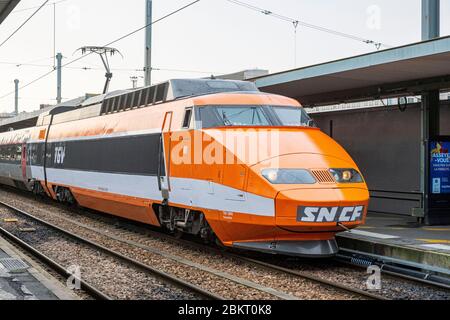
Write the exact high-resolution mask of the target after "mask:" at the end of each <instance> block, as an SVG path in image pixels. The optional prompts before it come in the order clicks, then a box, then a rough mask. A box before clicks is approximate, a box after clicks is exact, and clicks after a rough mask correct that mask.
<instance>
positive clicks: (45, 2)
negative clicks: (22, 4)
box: [0, 0, 50, 48]
mask: <svg viewBox="0 0 450 320" xmlns="http://www.w3.org/2000/svg"><path fill="white" fill-rule="evenodd" d="M49 1H50V0H46V1H44V3H43V4H41V6H40V7H39V8H38V9H37V10H36V11H34V12H33V14H32V15H31V16H30V17H29V18H28V19H26V20H25V21H24V22H23V23H22V24H21V25H20V26H19V27H18V28H17V29H16V30H14V32H13V33H11V35H10V36H9V37H8V38H6V39H5V40H4V41H3V42H2V43H0V48H1V47H2V46H3V45H4V44H5V43H6V42H8V41H9V39H11V38H12V37H13V36H14V35H15V34H16V33H17V32H19V31H20V29H22V28H23V27H24V26H25V25H26V24H27V23H28V21H30V20H31V19H32V18H33V17H34V16H35V15H36V14H37V13H38V12H39V11H41V9H42V8H43V7H44V6H45V5H46V4H47V3H48V2H49Z"/></svg>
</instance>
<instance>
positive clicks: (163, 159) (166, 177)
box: [158, 111, 173, 200]
mask: <svg viewBox="0 0 450 320" xmlns="http://www.w3.org/2000/svg"><path fill="white" fill-rule="evenodd" d="M172 116H173V113H172V112H171V111H169V112H166V114H165V115H164V120H163V123H162V128H161V129H162V130H161V143H160V164H159V170H158V179H159V181H158V182H159V188H160V190H161V195H162V198H163V199H164V200H169V193H170V152H171V151H170V150H171V148H170V144H171V132H170V130H171V126H172Z"/></svg>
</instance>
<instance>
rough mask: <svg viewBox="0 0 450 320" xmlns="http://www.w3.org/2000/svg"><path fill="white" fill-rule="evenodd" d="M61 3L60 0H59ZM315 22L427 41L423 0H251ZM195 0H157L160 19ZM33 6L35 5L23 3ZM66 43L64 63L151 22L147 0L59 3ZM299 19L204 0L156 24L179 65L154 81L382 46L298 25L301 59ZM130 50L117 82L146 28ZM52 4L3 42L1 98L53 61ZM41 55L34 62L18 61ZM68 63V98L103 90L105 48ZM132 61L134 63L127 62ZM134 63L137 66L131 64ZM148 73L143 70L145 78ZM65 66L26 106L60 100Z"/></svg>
mask: <svg viewBox="0 0 450 320" xmlns="http://www.w3.org/2000/svg"><path fill="white" fill-rule="evenodd" d="M51 1H53V0H51ZM55 1H56V2H59V1H58V0H55ZM242 1H244V2H247V3H250V4H252V5H255V6H258V7H261V8H264V9H267V10H270V11H272V12H274V13H278V14H281V15H283V16H288V17H291V18H293V19H295V20H301V21H304V22H308V23H311V24H314V25H318V26H322V27H326V28H329V29H333V30H336V31H340V32H344V33H348V34H353V35H355V36H358V37H361V38H365V39H370V40H374V41H377V42H382V43H384V44H387V45H391V46H398V45H402V44H406V43H411V42H417V41H419V40H420V17H421V11H420V10H421V9H420V4H421V1H420V0H396V1H392V0H339V1H338V0H278V1H274V0H242ZM189 2H190V0H154V1H153V6H154V9H153V10H154V13H153V16H154V19H157V18H159V17H161V16H163V15H165V14H167V13H169V12H171V11H173V10H175V9H177V8H179V7H181V6H183V5H184V4H187V3H189ZM42 3H43V0H22V1H21V3H20V4H19V5H18V6H17V8H16V9H15V11H14V12H13V13H12V14H11V15H10V16H9V17H8V18H7V20H6V21H5V22H4V23H3V24H2V25H0V43H1V42H3V40H4V39H5V38H6V37H8V36H9V35H10V33H11V32H13V31H14V30H15V29H16V28H17V27H18V26H19V25H20V24H21V23H22V22H23V21H24V20H25V19H26V18H27V17H28V16H29V15H31V14H32V13H33V10H35V9H29V8H33V7H36V6H39V5H40V4H42ZM24 9H28V10H24ZM56 12H57V33H56V38H57V51H58V52H62V54H63V55H64V57H65V62H67V61H70V60H71V59H74V58H76V57H79V56H80V53H74V52H75V51H76V49H77V48H79V47H82V46H85V45H96V46H101V45H105V44H107V43H108V42H110V41H112V40H114V39H116V38H118V37H120V36H122V35H124V34H126V33H128V32H130V31H132V30H134V29H137V28H139V27H142V26H144V25H145V0H127V1H117V0H115V1H112V0H65V1H64V0H63V1H61V2H59V3H58V4H57V5H56ZM449 16H450V0H441V34H442V35H449V34H450V19H448V18H449ZM294 39H295V38H294V27H293V25H292V24H291V23H289V22H287V21H283V20H279V19H276V18H274V17H271V16H266V15H264V14H261V13H258V12H254V11H252V10H249V9H246V8H243V7H240V6H237V5H235V4H232V3H230V2H228V1H226V0H202V1H200V2H199V3H197V4H195V5H194V6H192V7H190V8H188V9H186V10H184V11H183V12H181V13H178V14H177V15H175V16H172V17H170V18H168V19H166V20H164V21H162V22H160V23H158V24H156V25H155V26H154V29H153V63H152V65H153V67H154V68H160V69H170V70H178V71H164V70H161V71H154V72H153V82H161V81H164V80H166V79H170V78H180V77H202V76H208V75H210V74H212V73H214V74H219V73H232V72H236V71H240V70H243V69H249V68H262V69H268V70H270V71H271V72H277V71H282V70H286V69H292V68H294V67H295V66H297V67H301V66H307V65H311V64H316V63H320V62H325V61H329V60H334V59H339V58H343V57H349V56H353V55H357V54H362V53H367V52H370V51H374V50H376V49H375V46H373V45H368V44H365V43H363V42H358V41H354V40H350V39H347V38H343V37H339V36H336V35H332V34H328V33H324V32H320V31H317V30H314V29H310V28H305V27H301V26H299V27H298V33H297V48H298V50H297V57H296V60H297V65H295V58H294V52H295V51H294V48H295V46H294V43H295V42H294ZM114 47H116V48H117V49H119V50H120V51H121V52H122V54H123V56H124V58H123V59H122V58H121V57H120V56H115V57H113V58H112V59H111V65H112V67H113V68H116V69H122V70H117V71H115V72H114V78H113V80H112V84H111V90H114V89H122V88H129V87H131V81H130V77H131V76H139V77H141V76H143V72H140V71H134V70H135V69H141V68H142V67H143V64H144V62H143V60H144V32H143V31H142V32H140V33H138V34H136V35H134V36H132V37H129V38H127V39H125V40H123V41H121V42H119V43H117V44H115V45H114ZM52 56H53V6H52V5H50V6H46V7H45V8H43V9H42V11H40V12H39V13H38V14H37V15H36V16H35V17H34V18H33V19H32V20H31V21H30V22H29V23H28V24H26V25H25V27H24V28H23V29H22V30H21V31H20V32H19V33H17V34H16V35H15V36H14V37H13V38H12V39H11V40H10V41H8V42H7V43H6V44H5V45H4V46H2V47H0V97H1V96H3V95H5V94H7V93H9V92H11V91H13V89H14V79H16V78H17V79H19V80H20V81H21V84H22V85H23V84H26V83H28V82H30V81H32V80H34V79H36V78H37V77H39V76H41V75H42V74H44V73H46V72H48V71H49V70H51V68H52V66H53V58H52ZM23 63H25V64H27V63H28V64H33V66H27V65H22V66H19V67H17V66H16V64H23ZM71 67H75V68H83V67H90V68H100V69H98V70H97V69H95V70H87V71H86V70H82V69H64V70H63V98H64V100H67V99H70V98H75V97H78V96H80V95H83V94H84V93H101V91H102V89H103V85H104V71H103V70H102V69H101V68H102V64H101V61H100V59H99V58H98V57H97V56H94V55H92V56H89V57H87V58H85V59H83V60H81V61H79V62H77V63H75V64H73V65H72V66H71ZM123 69H127V70H123ZM129 69H131V70H129ZM142 83H143V79H142V78H139V84H140V85H142ZM55 97H56V74H55V73H53V74H52V75H50V76H48V77H46V78H44V79H42V80H40V81H38V82H36V83H35V84H33V85H31V86H29V87H27V88H25V89H23V90H22V91H21V92H20V109H21V111H31V110H34V109H37V108H39V105H40V104H41V103H55ZM13 105H14V95H10V96H8V97H6V98H0V112H11V111H13V109H14V106H13Z"/></svg>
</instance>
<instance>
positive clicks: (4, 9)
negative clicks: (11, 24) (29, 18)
mask: <svg viewBox="0 0 450 320" xmlns="http://www.w3.org/2000/svg"><path fill="white" fill-rule="evenodd" d="M19 2H20V0H0V24H1V23H2V22H3V20H5V19H6V17H7V16H9V14H10V13H11V11H13V9H14V8H15V7H16V6H17V5H18V4H19Z"/></svg>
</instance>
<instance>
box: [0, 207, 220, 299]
mask: <svg viewBox="0 0 450 320" xmlns="http://www.w3.org/2000/svg"><path fill="white" fill-rule="evenodd" d="M0 205H2V206H4V207H6V208H8V209H10V210H12V211H14V212H15V213H17V214H19V215H22V216H25V217H27V218H29V219H31V220H33V221H36V222H38V223H40V224H43V225H45V226H47V227H49V228H51V229H53V230H56V231H58V232H60V233H62V234H64V235H65V236H68V237H70V238H72V239H74V240H76V241H79V242H81V243H84V244H87V245H89V246H91V247H92V248H95V249H97V250H100V251H103V252H105V253H107V254H108V255H110V256H113V257H115V258H118V259H120V260H122V261H124V262H125V263H127V264H129V265H131V266H134V267H137V268H139V269H141V270H143V271H145V272H147V273H151V274H152V275H153V276H155V277H157V278H159V279H160V280H162V281H164V282H166V283H170V284H172V285H174V286H176V287H178V288H181V289H184V290H188V291H190V292H193V293H195V294H197V295H199V296H201V297H203V298H205V299H208V300H225V299H224V298H223V297H221V296H219V295H216V294H214V293H212V292H209V291H207V290H204V289H202V288H200V287H198V286H196V285H194V284H191V283H189V282H186V281H184V280H182V279H180V278H178V277H175V276H172V275H170V274H168V273H165V272H163V271H160V270H157V269H155V268H152V267H150V266H149V265H146V264H143V263H141V262H139V261H137V260H135V259H133V258H130V257H127V256H125V255H123V254H121V253H119V252H116V251H114V250H111V249H109V248H107V247H105V246H103V245H100V244H97V243H95V242H93V241H91V240H88V239H86V238H84V237H81V236H78V235H76V234H74V233H71V232H70V231H67V230H65V229H63V228H60V227H58V226H56V225H54V224H52V223H49V222H47V221H44V220H42V219H40V218H38V217H35V216H33V215H32V214H30V213H28V212H25V211H24V210H21V209H19V208H16V207H14V206H12V205H9V204H7V203H5V202H3V201H0Z"/></svg>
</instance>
